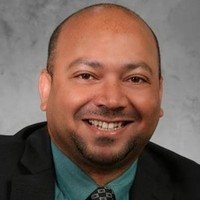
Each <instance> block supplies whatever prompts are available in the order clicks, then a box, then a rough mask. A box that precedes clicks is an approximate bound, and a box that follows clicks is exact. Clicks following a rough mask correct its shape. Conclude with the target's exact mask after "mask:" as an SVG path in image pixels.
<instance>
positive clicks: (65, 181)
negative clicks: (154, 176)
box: [51, 141, 137, 200]
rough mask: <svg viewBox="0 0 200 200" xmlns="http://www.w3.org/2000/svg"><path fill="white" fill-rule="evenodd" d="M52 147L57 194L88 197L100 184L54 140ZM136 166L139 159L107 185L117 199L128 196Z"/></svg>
mask: <svg viewBox="0 0 200 200" xmlns="http://www.w3.org/2000/svg"><path fill="white" fill-rule="evenodd" d="M51 147H52V154H53V160H54V165H55V172H56V184H57V185H56V195H57V196H63V198H64V199H72V198H71V197H73V199H86V198H87V197H88V196H89V195H90V194H91V193H92V192H93V191H94V190H95V189H96V188H97V187H98V185H97V184H96V183H95V182H94V181H93V180H92V179H91V178H90V177H89V176H88V175H87V174H86V173H85V172H84V171H82V170H81V169H80V168H79V167H78V166H77V165H76V164H75V163H73V162H72V161H71V160H70V159H69V158H68V157H67V156H66V155H64V154H63V153H62V152H61V151H60V150H59V148H58V147H57V146H56V145H55V144H54V143H53V142H52V141H51ZM136 168H137V161H136V162H134V163H133V164H132V165H131V166H130V167H129V168H128V169H127V170H126V171H125V172H124V173H123V174H122V175H121V176H119V177H118V178H116V179H115V180H113V181H112V182H110V183H109V184H108V185H107V186H108V187H109V188H111V189H112V190H113V191H114V193H115V196H116V199H121V200H122V199H124V197H125V196H127V197H128V195H129V190H130V188H131V185H132V183H133V180H134V178H135V173H136ZM77 185H78V187H77ZM77 188H78V190H77ZM56 199H59V198H56ZM127 199H128V198H127Z"/></svg>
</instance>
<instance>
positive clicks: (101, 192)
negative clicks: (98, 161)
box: [86, 187, 115, 200]
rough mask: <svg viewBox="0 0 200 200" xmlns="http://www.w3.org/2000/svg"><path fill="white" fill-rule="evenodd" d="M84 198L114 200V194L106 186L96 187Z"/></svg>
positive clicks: (88, 199) (89, 199)
mask: <svg viewBox="0 0 200 200" xmlns="http://www.w3.org/2000/svg"><path fill="white" fill-rule="evenodd" d="M86 200H115V195H114V193H113V191H112V190H111V189H109V188H107V187H98V188H97V189H96V190H95V191H94V192H92V194H91V195H90V196H89V197H88V198H87V199H86Z"/></svg>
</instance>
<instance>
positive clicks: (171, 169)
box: [143, 142, 200, 199]
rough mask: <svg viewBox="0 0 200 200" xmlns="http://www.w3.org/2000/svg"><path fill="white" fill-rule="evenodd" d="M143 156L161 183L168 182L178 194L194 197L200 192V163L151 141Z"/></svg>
mask: <svg viewBox="0 0 200 200" xmlns="http://www.w3.org/2000/svg"><path fill="white" fill-rule="evenodd" d="M143 157H144V160H145V161H144V164H145V165H147V163H148V164H149V166H148V167H150V168H151V169H147V170H149V171H150V170H151V172H149V173H151V174H153V175H156V176H157V180H158V182H160V183H162V180H163V183H164V182H165V183H166V182H168V183H169V185H170V186H171V187H172V188H173V190H174V193H176V195H177V196H180V197H182V199H184V198H185V196H187V195H188V194H189V195H193V196H194V197H196V196H195V195H198V194H199V186H200V165H199V164H198V163H196V162H194V161H192V160H190V159H188V158H185V157H183V156H181V155H178V154H177V153H175V152H173V151H170V150H168V149H166V148H163V147H161V146H159V145H157V144H154V143H151V142H150V143H149V144H148V145H147V146H146V148H145V150H144V154H143ZM148 167H147V168H148ZM152 171H153V172H152ZM184 195H185V196H184ZM198 197H199V196H198ZM186 199H187V198H186ZM194 199H195V198H194Z"/></svg>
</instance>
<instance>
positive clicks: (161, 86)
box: [159, 77, 164, 117]
mask: <svg viewBox="0 0 200 200" xmlns="http://www.w3.org/2000/svg"><path fill="white" fill-rule="evenodd" d="M162 96H163V77H161V78H160V80H159V98H160V114H159V116H160V117H162V116H163V115H164V111H163V109H162V108H161V102H162Z"/></svg>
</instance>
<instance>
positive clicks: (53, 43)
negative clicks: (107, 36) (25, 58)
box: [47, 3, 162, 78]
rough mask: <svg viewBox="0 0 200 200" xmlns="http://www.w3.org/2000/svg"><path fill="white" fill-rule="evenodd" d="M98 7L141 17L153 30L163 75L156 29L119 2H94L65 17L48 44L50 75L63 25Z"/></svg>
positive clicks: (160, 74) (160, 75)
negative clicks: (116, 9)
mask: <svg viewBox="0 0 200 200" xmlns="http://www.w3.org/2000/svg"><path fill="white" fill-rule="evenodd" d="M96 7H104V8H113V7H116V8H119V9H120V10H123V11H125V12H126V13H129V14H131V15H134V16H136V18H138V19H140V20H141V21H142V22H143V23H144V24H145V25H146V26H147V27H148V28H149V30H150V31H151V33H152V35H153V37H154V40H155V44H156V48H157V53H158V67H159V78H161V77H162V72H161V55H160V46H159V42H158V39H157V36H156V34H155V33H154V31H153V30H152V28H151V27H150V26H149V25H148V24H147V23H146V22H145V21H144V20H143V19H142V18H141V17H140V16H139V15H138V14H137V13H135V12H134V11H133V10H130V9H129V8H126V7H124V6H122V5H118V4H113V3H100V4H94V5H91V6H88V7H85V8H82V9H80V10H78V11H76V12H75V13H73V14H71V15H70V16H68V17H67V18H66V19H64V20H63V21H62V22H61V23H60V24H59V25H58V26H57V27H56V29H55V30H54V31H53V33H52V35H51V37H50V40H49V45H48V58H47V71H48V73H49V74H50V75H53V65H54V62H53V61H54V57H55V51H56V45H57V41H58V37H59V35H60V32H61V30H62V28H63V25H64V24H65V23H66V22H67V21H68V20H69V19H70V18H72V17H73V16H74V15H77V14H79V13H81V12H83V11H85V10H89V9H93V8H96Z"/></svg>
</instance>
